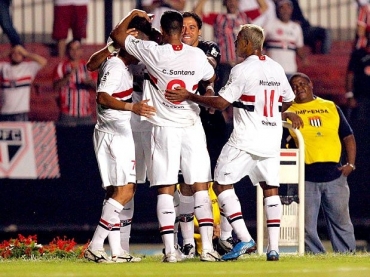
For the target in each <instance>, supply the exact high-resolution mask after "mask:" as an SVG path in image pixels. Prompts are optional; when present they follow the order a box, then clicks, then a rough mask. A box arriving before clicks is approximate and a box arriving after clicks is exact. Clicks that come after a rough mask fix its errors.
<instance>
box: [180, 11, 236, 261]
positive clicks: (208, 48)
mask: <svg viewBox="0 0 370 277" xmlns="http://www.w3.org/2000/svg"><path fill="white" fill-rule="evenodd" d="M182 16H183V18H184V33H183V36H182V42H183V43H186V44H188V45H190V46H193V47H198V48H200V49H202V50H203V52H204V53H205V54H206V55H207V58H208V61H209V62H210V63H211V64H212V66H213V67H214V68H215V70H216V72H217V65H218V63H219V62H220V57H221V54H220V49H219V47H218V45H217V44H216V43H215V42H213V41H204V40H202V39H200V37H201V34H202V31H201V28H202V24H203V23H202V20H201V19H200V17H199V16H198V15H197V14H196V13H194V12H184V13H183V14H182ZM197 93H200V94H201V95H209V96H213V95H214V94H215V92H214V84H213V83H212V84H209V85H208V86H205V85H204V83H203V82H200V83H199V86H198V92H197ZM200 118H201V120H202V124H203V127H204V131H205V134H206V139H207V148H208V152H209V155H210V158H211V170H212V171H213V169H214V167H215V165H216V161H217V158H218V156H219V154H220V152H221V149H222V146H223V145H224V144H225V143H226V141H227V130H226V123H225V119H224V117H223V115H222V112H221V111H218V110H214V109H208V108H205V107H202V106H201V107H200ZM211 191H212V192H213V190H212V189H211ZM210 195H211V194H210ZM179 198H180V203H179V208H178V210H179V216H178V218H179V223H180V227H181V234H182V238H183V247H182V251H183V253H184V255H185V257H187V258H192V257H193V256H194V254H195V244H194V223H195V221H194V197H193V192H192V190H191V186H189V185H187V184H184V183H181V185H180V193H179ZM211 200H212V199H211ZM215 204H216V205H217V202H216V203H215ZM215 211H216V212H218V214H217V216H216V215H215V213H213V217H214V228H215V229H219V228H220V226H219V225H220V224H221V232H217V234H218V236H217V238H220V239H219V244H220V246H221V247H222V248H223V249H225V250H226V251H228V250H231V249H232V248H233V242H234V240H233V238H232V234H231V233H232V227H231V225H230V224H229V223H228V221H227V219H226V218H225V217H221V222H220V220H217V221H216V218H217V219H220V214H219V213H220V212H219V208H218V207H213V212H215ZM197 224H198V223H197ZM220 233H221V237H220ZM195 239H196V240H200V235H199V234H196V237H195ZM197 245H199V243H197ZM197 249H198V247H197Z"/></svg>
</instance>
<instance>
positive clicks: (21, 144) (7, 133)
mask: <svg viewBox="0 0 370 277" xmlns="http://www.w3.org/2000/svg"><path fill="white" fill-rule="evenodd" d="M14 125H16V124H14ZM26 136H27V135H26V130H25V128H23V126H22V125H20V124H19V127H15V126H14V127H5V126H4V127H3V126H1V127H0V170H1V171H4V172H5V173H6V174H5V175H7V173H9V172H10V171H11V170H12V168H14V167H15V166H16V165H17V163H18V162H19V160H20V159H21V158H22V156H23V155H24V153H25V152H27V143H26V139H27V138H26Z"/></svg>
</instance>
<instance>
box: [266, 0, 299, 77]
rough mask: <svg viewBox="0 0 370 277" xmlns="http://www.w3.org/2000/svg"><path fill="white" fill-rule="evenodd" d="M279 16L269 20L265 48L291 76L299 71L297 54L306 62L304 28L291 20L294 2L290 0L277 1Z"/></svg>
mask: <svg viewBox="0 0 370 277" xmlns="http://www.w3.org/2000/svg"><path fill="white" fill-rule="evenodd" d="M276 8H277V16H278V17H277V18H275V19H274V20H271V21H269V22H268V24H267V25H266V27H265V35H266V41H265V48H266V51H267V55H268V56H270V57H271V58H272V59H273V60H275V61H277V62H278V63H279V64H280V65H281V66H282V67H283V68H284V71H285V74H286V75H287V77H288V78H289V77H290V76H291V75H292V74H293V73H294V72H296V71H297V61H296V56H297V55H298V57H300V58H301V59H302V63H303V64H305V63H306V53H305V49H304V47H303V46H304V44H303V34H302V28H301V26H299V24H298V23H295V22H293V21H292V20H291V18H292V13H293V4H292V1H290V0H279V1H278V2H277V6H276Z"/></svg>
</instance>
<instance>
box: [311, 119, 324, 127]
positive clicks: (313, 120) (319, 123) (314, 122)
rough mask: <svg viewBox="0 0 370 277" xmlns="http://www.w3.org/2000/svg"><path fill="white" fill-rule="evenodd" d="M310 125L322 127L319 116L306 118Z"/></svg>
mask: <svg viewBox="0 0 370 277" xmlns="http://www.w3.org/2000/svg"><path fill="white" fill-rule="evenodd" d="M308 121H309V122H310V125H311V126H313V127H320V126H321V125H322V123H321V118H320V116H313V117H310V118H308Z"/></svg>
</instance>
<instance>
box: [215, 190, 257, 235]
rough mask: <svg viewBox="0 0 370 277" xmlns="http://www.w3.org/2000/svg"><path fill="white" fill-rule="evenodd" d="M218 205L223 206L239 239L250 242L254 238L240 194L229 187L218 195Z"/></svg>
mask: <svg viewBox="0 0 370 277" xmlns="http://www.w3.org/2000/svg"><path fill="white" fill-rule="evenodd" d="M217 199H218V205H219V206H220V207H222V209H223V213H224V214H225V216H226V217H227V219H228V221H229V222H230V224H231V226H232V228H233V230H234V232H235V234H236V235H237V237H238V239H240V240H241V241H244V242H248V241H250V240H251V239H252V237H251V235H250V234H249V231H248V229H247V226H246V225H245V221H244V219H243V214H242V211H241V207H240V202H239V198H238V196H236V194H235V190H234V189H227V190H224V191H223V192H221V193H220V194H219V195H218V198H217Z"/></svg>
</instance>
